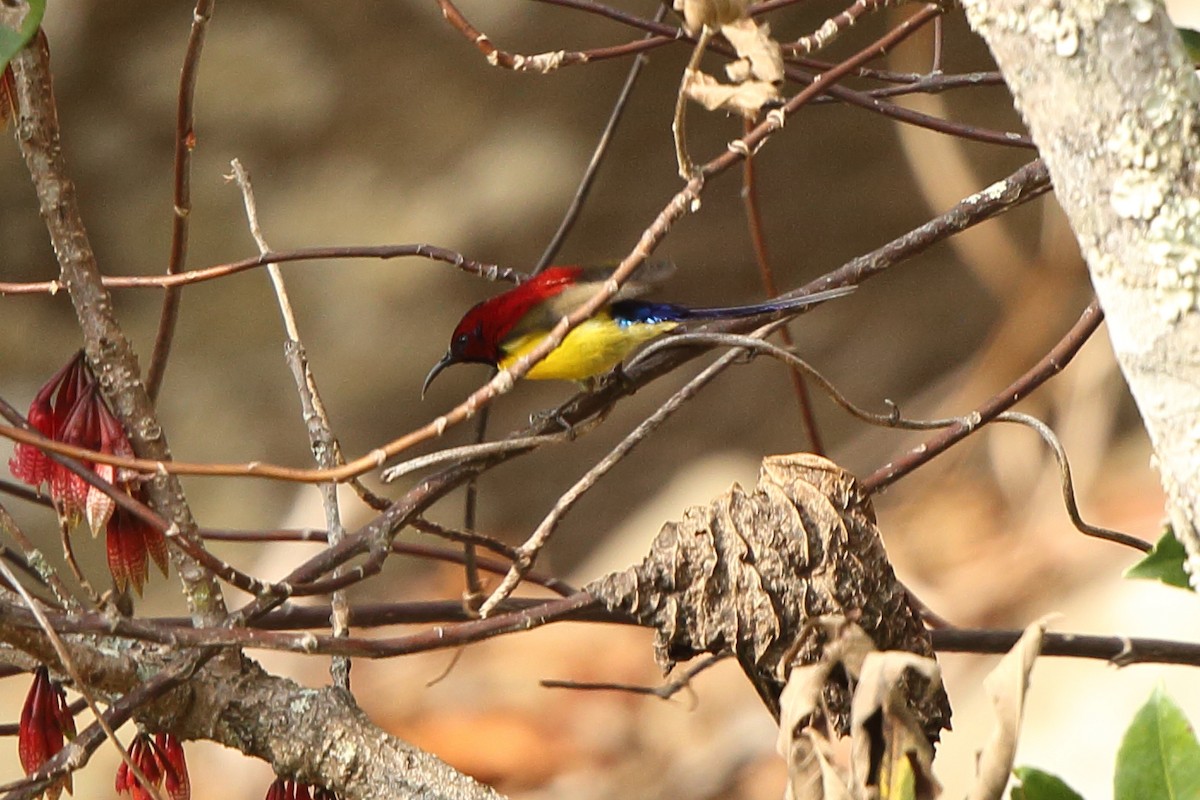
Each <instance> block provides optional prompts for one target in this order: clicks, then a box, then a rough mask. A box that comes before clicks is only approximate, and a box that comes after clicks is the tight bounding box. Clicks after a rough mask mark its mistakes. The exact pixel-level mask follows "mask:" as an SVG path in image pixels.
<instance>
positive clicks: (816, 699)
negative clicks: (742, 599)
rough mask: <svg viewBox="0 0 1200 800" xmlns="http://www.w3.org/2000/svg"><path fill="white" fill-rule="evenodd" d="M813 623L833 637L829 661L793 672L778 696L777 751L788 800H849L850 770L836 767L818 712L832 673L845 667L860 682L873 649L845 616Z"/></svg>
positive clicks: (864, 634) (824, 727)
mask: <svg viewBox="0 0 1200 800" xmlns="http://www.w3.org/2000/svg"><path fill="white" fill-rule="evenodd" d="M814 624H815V625H820V626H821V627H823V628H824V629H825V630H826V631H827V632H828V633H829V635H830V639H831V641H830V642H829V644H828V646H827V647H826V654H827V658H826V660H825V661H822V662H821V663H819V664H807V665H804V666H798V667H796V668H795V669H793V670H792V671H791V674H790V675H789V676H788V681H787V686H785V687H784V689H783V693H782V694H781V695H780V697H779V706H780V711H779V738H778V740H777V742H776V749H777V750H778V751H779V754H780V755H781V756H783V757H784V759H785V760H786V761H787V765H788V786H787V792H786V794H785V800H808V799H809V798H813V799H814V800H843V799H844V800H849V798H850V797H851V795H850V790H849V788H848V786H849V777H850V776H849V771H848V770H847V769H843V768H839V767H838V766H837V765H836V764H835V763H834V762H833V759H832V757H831V754H832V750H833V748H832V744H831V743H830V741H829V739H828V737H827V735H826V730H827V726H825V725H824V724H823V720H824V715H823V714H821V713H819V711H820V708H821V701H822V696H823V694H824V689H825V682H826V680H827V679H828V676H829V673H830V671H831V670H832V669H833V668H834V667H837V666H841V668H842V669H844V670H845V672H846V674H847V675H849V676H850V678H851V679H853V680H855V681H857V679H858V675H859V674H860V672H861V671H862V664H863V661H864V659H865V658H866V656H867V654H868V653H870V652H872V651H873V650H874V649H875V645H874V644H873V643H872V642H871V639H870V637H869V636H867V634H866V632H865V631H863V629H862V628H860V627H859V626H857V625H854V624H851V623H847V622H846V620H845V619H843V618H841V617H828V618H823V619H819V620H815V621H814Z"/></svg>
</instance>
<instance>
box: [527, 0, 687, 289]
mask: <svg viewBox="0 0 1200 800" xmlns="http://www.w3.org/2000/svg"><path fill="white" fill-rule="evenodd" d="M666 13H667V6H666V4H662V5H660V6H659V7H658V12H657V13H656V14H655V15H654V21H655V22H661V21H662V20H663V17H664V16H665V15H666ZM651 38H652V37H651V35H650V34H646V35H645V37H643V39H642V41H643V42H648V41H650V39H651ZM659 40H660V41H661V42H662V43H666V41H667V40H666V39H665V38H664V37H659ZM646 61H647V59H646V56H644V55H642V54H641V53H639V54H638V55H637V56H636V57H635V58H634V59H633V63H632V64H631V65H630V66H629V73H628V74H627V75H626V76H625V83H624V84H622V86H621V91H620V93H618V94H617V100H616V102H615V103H613V107H612V112H611V113H609V115H608V122H607V123H605V125H604V131H603V132H601V134H600V139H599V140H598V141H597V142H596V147H595V148H594V149H593V150H592V157H591V159H590V160H589V161H588V165H587V168H586V169H585V170H584V171H583V177H582V178H581V179H580V181H579V186H578V188H576V190H575V196H574V197H572V198H571V204H570V205H569V206H567V211H566V213H565V214H563V218H562V221H561V222H560V223H559V224H558V230H556V231H555V232H554V235H553V236H552V237H550V241H549V242H548V243H547V244H546V249H545V250H544V251H543V252H542V257H541V258H539V259H538V263H537V266H536V267H534V270H533V272H534V274H537V273H539V272H541V271H542V270H544V269H545V268H546V267H548V266H550V262H552V261H553V260H554V259H555V257H556V256H557V255H558V251H559V250H560V249H561V248H562V243H563V241H564V240H565V239H566V238H567V234H568V233H570V231H571V228H572V227H574V225H575V220H577V219H578V218H579V212H580V211H582V210H583V204H584V202H586V200H587V198H588V195H589V194H590V193H591V190H592V184H593V183H594V182H595V180H596V174H597V173H598V172H599V171H600V164H601V163H603V161H604V156H605V154H606V153H607V152H608V146H609V145H610V144H611V143H612V138H613V135H614V134H615V133H616V131H617V126H618V125H619V124H620V122H621V117H622V116H624V114H625V107H626V106H627V105H629V98H630V97H631V96H632V95H633V87H634V85H635V84H637V79H638V76H639V75H641V74H642V68H643V67H645V66H646Z"/></svg>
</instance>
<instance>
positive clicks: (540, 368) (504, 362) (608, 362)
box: [500, 319, 679, 381]
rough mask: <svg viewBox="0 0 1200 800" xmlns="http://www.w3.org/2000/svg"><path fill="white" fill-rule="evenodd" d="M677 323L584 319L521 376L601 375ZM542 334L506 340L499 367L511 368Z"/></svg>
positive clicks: (563, 378) (565, 378) (578, 377)
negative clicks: (622, 323) (619, 322)
mask: <svg viewBox="0 0 1200 800" xmlns="http://www.w3.org/2000/svg"><path fill="white" fill-rule="evenodd" d="M678 324H679V323H678V322H658V323H639V324H635V325H627V326H622V325H619V324H617V323H615V322H613V321H612V320H611V319H588V320H584V321H583V322H581V323H579V325H577V326H576V327H574V328H572V329H571V332H570V333H568V334H567V337H566V338H565V339H563V342H562V344H560V345H559V346H558V347H556V348H554V349H553V350H551V351H550V354H549V355H547V356H546V357H545V358H543V359H542V360H541V361H539V362H538V363H537V364H535V365H534V366H533V369H531V370H529V372H527V373H525V377H526V378H531V379H533V380H542V381H545V380H560V381H582V380H586V379H588V378H594V377H596V376H597V375H603V374H604V373H606V372H608V371H609V370H611V369H612V368H613V367H615V366H617V364H620V363H621V362H622V361H623V360H624V359H625V357H626V356H627V355H629V354H630V353H632V352H633V351H634V350H635V349H636V348H637V347H638V345H640V344H642V343H643V342H648V341H650V340H651V339H654V338H656V337H658V336H660V335H662V334H664V333H666V332H667V331H669V330H671V329H672V328H674V327H676V326H677V325H678ZM545 336H546V334H545V333H540V332H539V333H530V334H527V335H525V336H522V337H520V338H519V339H516V340H514V341H512V342H510V343H507V344H506V345H505V347H504V350H505V352H504V356H503V358H501V359H500V367H501V368H504V369H507V368H508V367H511V366H512V365H513V363H514V362H515V361H516V360H517V359H518V358H520V357H521V356H523V355H525V354H526V353H529V352H530V351H531V350H533V348H535V347H537V345H538V343H539V342H541V341H542V339H544V338H545Z"/></svg>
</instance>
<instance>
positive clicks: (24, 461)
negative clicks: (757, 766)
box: [8, 350, 133, 536]
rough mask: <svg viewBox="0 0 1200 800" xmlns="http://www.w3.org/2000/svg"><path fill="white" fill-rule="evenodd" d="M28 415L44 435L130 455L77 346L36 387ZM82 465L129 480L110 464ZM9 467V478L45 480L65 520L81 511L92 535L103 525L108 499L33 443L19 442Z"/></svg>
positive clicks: (39, 482) (109, 508)
mask: <svg viewBox="0 0 1200 800" xmlns="http://www.w3.org/2000/svg"><path fill="white" fill-rule="evenodd" d="M28 417H29V425H30V427H32V428H33V429H34V430H36V431H37V432H38V433H40V434H42V435H43V436H45V437H47V438H49V439H54V440H55V441H59V442H63V443H64V444H71V445H75V446H77V447H84V448H87V449H88V450H99V451H100V452H102V453H107V454H110V455H119V456H129V455H132V454H133V448H132V447H131V446H130V444H129V438H128V437H127V436H126V435H125V431H124V430H123V429H122V428H121V423H120V422H118V421H117V418H116V417H114V416H113V414H112V412H111V411H109V410H108V406H107V405H105V404H104V399H103V398H102V397H101V395H100V387H99V385H98V384H97V383H96V379H95V378H94V377H93V376H92V372H91V369H90V368H89V367H88V365H87V361H86V360H84V357H83V351H82V350H81V351H79V352H78V353H76V354H75V356H74V358H72V359H71V360H70V361H69V362H67V364H66V366H64V367H63V368H62V369H60V370H59V371H58V372H56V373H55V374H54V376H53V377H52V378H50V380H49V381H47V382H46V384H45V385H44V386H43V387H42V388H41V389H39V390H38V393H37V395H36V396H35V397H34V398H33V403H32V404H31V405H30V406H29V414H28ZM87 466H89V467H91V468H92V469H94V470H95V471H96V473H97V474H98V475H100V477H102V478H104V479H105V480H107V481H109V482H110V483H111V482H113V481H114V479H117V478H120V479H121V480H127V479H128V478H127V477H126V476H124V475H118V474H116V472H115V471H114V470H113V468H112V467H109V466H105V465H94V464H87ZM8 467H9V469H10V470H11V471H12V474H13V476H14V477H16V478H17V479H19V480H21V481H24V482H25V483H28V484H29V485H31V486H35V487H40V486H41V485H42V484H43V483H49V484H50V496H51V497H53V498H54V501H55V503H56V504H57V506H58V508H59V511H60V513H61V514H62V515H63V516H64V517H65V518H66V519H68V520H69V521H71V522H75V521H78V520H79V518H80V517H81V516H83V515H84V514H85V513H86V515H87V518H88V522H89V523H90V525H91V528H92V535H93V536H95V535H98V534H99V533H100V531H101V530H103V529H104V526H105V524H106V523H107V522H108V516H109V515H110V514H112V507H113V502H112V499H111V498H109V497H108V496H107V495H105V494H104V493H103V492H101V491H99V490H98V489H94V488H92V487H91V486H89V485H88V483H87V482H86V481H84V480H83V479H82V478H80V477H79V476H78V475H76V474H75V473H73V472H71V471H70V470H68V469H67V468H66V467H63V466H61V465H59V464H57V463H55V462H54V461H51V460H50V457H49V456H47V455H46V454H45V453H43V452H42V451H41V450H39V449H38V448H37V447H36V446H34V445H31V444H22V443H18V444H17V445H16V447H15V448H14V451H13V457H12V459H11V460H10V461H9V462H8Z"/></svg>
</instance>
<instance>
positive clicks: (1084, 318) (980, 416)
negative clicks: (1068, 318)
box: [859, 299, 1104, 493]
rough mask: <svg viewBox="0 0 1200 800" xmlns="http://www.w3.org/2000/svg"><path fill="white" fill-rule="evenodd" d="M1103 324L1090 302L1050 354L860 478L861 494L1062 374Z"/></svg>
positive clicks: (1096, 303) (923, 461) (902, 473)
mask: <svg viewBox="0 0 1200 800" xmlns="http://www.w3.org/2000/svg"><path fill="white" fill-rule="evenodd" d="M1103 321H1104V312H1103V311H1101V310H1100V303H1099V301H1097V300H1095V299H1093V300H1092V302H1091V303H1089V304H1088V306H1087V308H1085V309H1084V310H1083V314H1082V315H1081V316H1080V317H1079V320H1078V321H1077V322H1076V323H1075V324H1074V325H1073V326H1071V329H1070V330H1069V331H1067V333H1066V335H1065V336H1064V337H1063V338H1062V339H1061V340H1060V341H1059V342H1058V344H1056V345H1055V346H1054V347H1053V348H1051V350H1050V352H1049V353H1047V354H1046V356H1045V357H1044V358H1042V360H1040V361H1039V362H1038V363H1037V364H1035V365H1034V366H1033V367H1032V368H1031V369H1030V370H1029V371H1028V372H1026V373H1025V374H1024V375H1022V376H1021V377H1019V378H1017V379H1016V380H1015V381H1013V382H1012V383H1011V384H1009V385H1008V386H1006V387H1005V388H1004V389H1001V390H1000V391H999V392H997V393H996V394H994V395H993V396H992V397H990V398H988V399H987V400H986V401H985V402H984V403H982V404H981V405H980V406H979V407H978V408H976V409H975V410H974V411H973V412H972V413H971V414H970V415H968V416H967V417H964V419H963V420H962V421H959V422H956V423H955V424H954V425H952V426H950V427H948V428H946V429H945V430H942V431H939V432H938V433H937V434H935V435H934V436H932V437H930V438H929V439H928V440H926V441H925V442H923V443H922V444H919V445H917V446H916V447H913V448H912V449H910V450H909V451H908V452H906V453H905V454H904V455H902V456H900V457H899V458H897V459H895V460H893V461H889V462H888V463H887V464H884V465H883V466H882V467H880V468H879V469H877V470H875V471H874V472H872V473H871V474H870V475H868V476H866V477H865V478H863V479H862V481H861V482H860V484H859V485H860V486H861V487H862V489H863V491H865V492H867V493H871V492H877V491H879V490H880V489H883V488H884V487H886V486H888V485H889V484H892V483H895V482H896V481H897V480H899V479H900V478H902V477H904V476H905V475H907V474H908V473H910V472H912V471H913V470H914V469H916V468H917V467H919V466H921V465H922V464H926V463H928V462H929V461H930V459H932V458H934V457H935V456H937V455H939V454H941V453H942V452H943V451H945V450H947V449H949V448H950V447H951V446H953V445H954V444H956V443H958V442H959V441H961V440H963V439H965V438H966V437H967V436H970V435H971V434H972V433H974V432H975V431H977V430H979V429H980V428H981V427H982V426H983V425H984V424H985V423H987V422H990V421H991V420H993V419H995V418H996V417H997V416H999V415H1000V414H1001V413H1003V412H1004V411H1007V410H1008V409H1010V408H1012V407H1013V406H1014V405H1016V404H1017V403H1018V402H1020V401H1021V400H1022V399H1024V398H1025V397H1027V396H1028V395H1029V394H1030V393H1031V392H1032V391H1033V390H1034V389H1036V388H1038V387H1039V386H1041V385H1042V384H1043V383H1045V382H1046V381H1048V380H1050V379H1051V378H1052V377H1054V376H1055V375H1057V374H1058V373H1059V372H1061V371H1062V370H1063V368H1064V367H1066V365H1067V364H1069V363H1070V362H1071V359H1072V358H1074V357H1075V354H1076V353H1078V352H1079V348H1081V347H1083V345H1084V343H1085V342H1087V340H1088V339H1089V338H1090V337H1091V335H1092V334H1093V333H1095V332H1096V329H1097V328H1099V327H1100V323H1101V322H1103Z"/></svg>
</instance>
